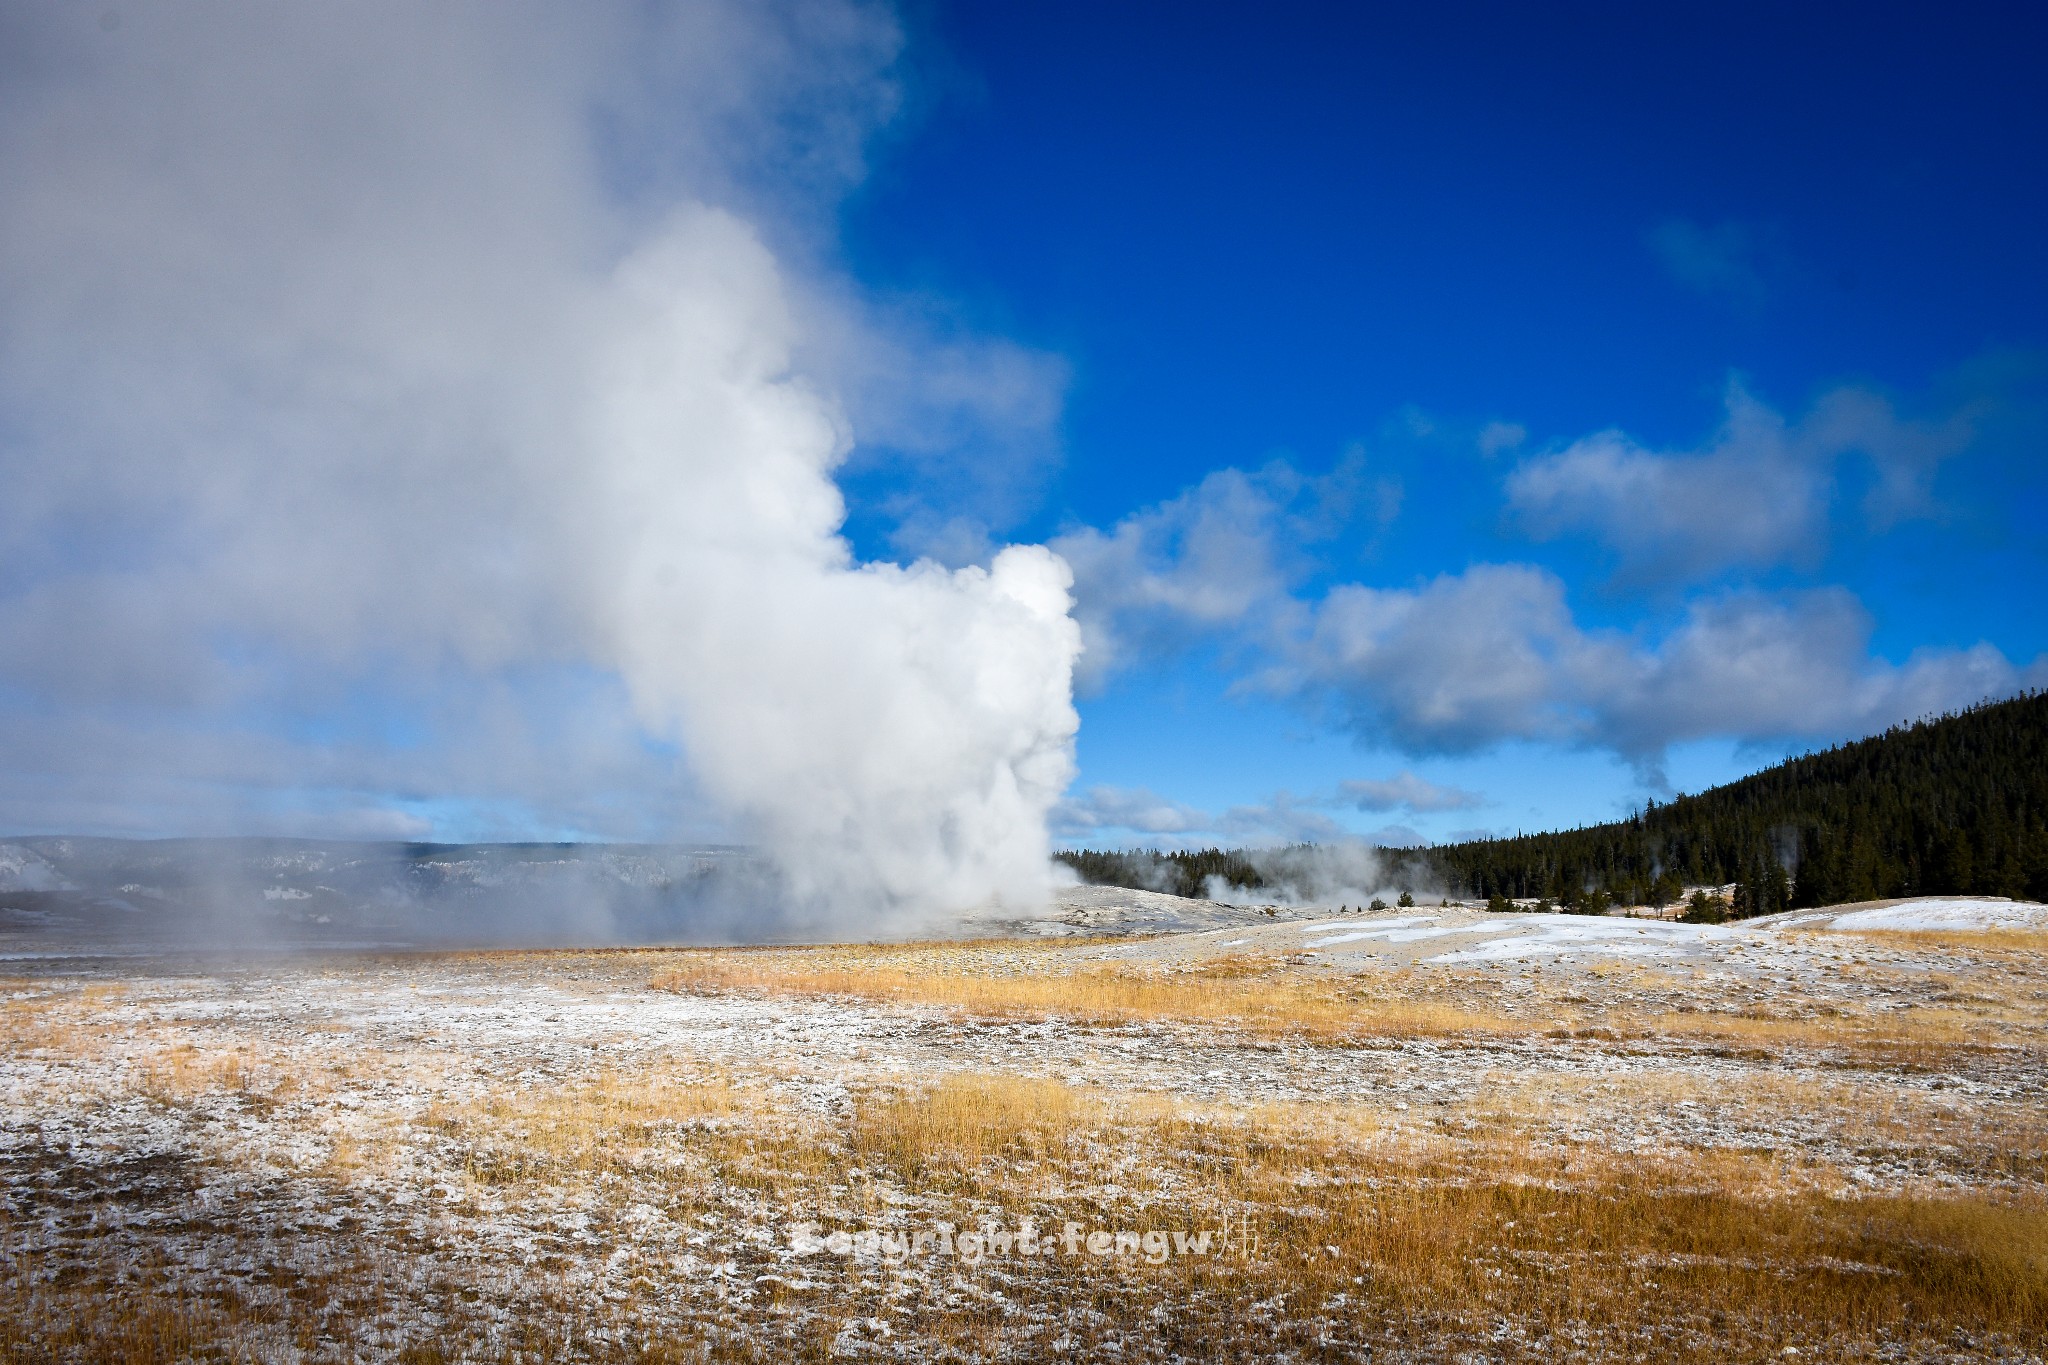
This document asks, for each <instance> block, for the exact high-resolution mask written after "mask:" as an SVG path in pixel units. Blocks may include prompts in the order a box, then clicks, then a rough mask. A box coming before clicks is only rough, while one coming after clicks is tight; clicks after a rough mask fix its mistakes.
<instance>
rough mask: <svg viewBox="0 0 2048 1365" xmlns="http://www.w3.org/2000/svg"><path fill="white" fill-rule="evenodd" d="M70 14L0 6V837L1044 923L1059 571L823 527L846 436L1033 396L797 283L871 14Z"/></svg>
mask: <svg viewBox="0 0 2048 1365" xmlns="http://www.w3.org/2000/svg"><path fill="white" fill-rule="evenodd" d="M99 17H100V16H99V14H98V13H97V11H84V10H72V9H62V8H58V7H48V6H35V5H22V6H10V7H8V8H7V10H6V12H5V17H4V19H0V25H4V29H0V54H4V55H0V63H4V64H5V69H4V70H0V181H4V183H5V184H6V185H7V186H8V190H7V193H6V194H5V195H4V196H0V299H4V305H0V478H4V482H5V486H6V488H7V490H8V497H7V498H6V500H5V503H4V507H0V698H4V700H5V704H4V705H0V746H4V747H6V749H7V751H8V752H9V754H10V756H11V762H10V765H9V770H8V772H7V774H6V776H5V778H4V782H5V784H6V785H5V789H4V790H0V825H6V826H11V827H13V828H16V829H33V828H44V829H50V828H64V827H71V828H100V829H115V830H125V829H133V830H137V831H139V832H213V831H240V830H249V829H270V830H293V831H303V832H323V833H335V832H342V833H350V832H366V833H380V834H392V833H414V832H422V833H423V832H426V831H427V830H429V829H432V828H436V827H443V826H445V824H446V823H447V822H448V821H449V820H451V819H457V820H459V821H460V822H462V824H463V828H462V832H463V833H464V834H467V835H469V836H470V837H474V836H475V835H476V834H478V833H486V834H487V833H491V832H494V829H495V830H502V831H503V832H512V831H518V832H521V833H529V832H533V831H534V830H535V828H536V826H538V827H540V828H545V829H547V830H549V831H551V832H552V831H562V832H567V833H575V834H593V833H594V834H616V835H626V836H629V837H630V836H638V837H643V838H648V837H651V838H657V839H660V838H669V837H674V836H675V835H677V834H679V833H683V832H685V831H688V832H690V833H694V834H699V835H701V834H702V833H705V832H708V831H709V830H711V829H713V828H715V829H716V830H717V832H719V833H723V834H725V835H726V836H727V837H738V838H742V839H749V840H758V841H760V842H762V843H763V844H765V845H766V846H767V847H768V848H769V849H770V850H772V851H773V852H774V853H775V854H776V855H777V857H778V859H779V861H780V862H781V863H782V865H783V867H784V869H785V872H786V874H787V878H788V888H789V894H790V896H791V897H792V898H793V900H794V901H795V902H796V903H798V904H799V905H801V906H804V907H807V908H808V909H809V910H810V911H812V912H815V913H829V912H832V911H834V910H836V909H843V908H848V907H855V908H858V909H859V910H860V911H861V912H864V913H876V912H882V911H894V912H903V913H915V912H928V911H932V910H935V909H938V908H941V907H953V906H959V905H962V904H965V903H969V902H974V901H978V900H984V899H987V898H989V897H991V896H1004V897H1008V898H1011V899H1029V898H1032V897H1035V896H1039V895H1042V894H1043V892H1044V885H1045V876H1046V873H1045V853H1046V839H1045V833H1044V825H1045V813H1046V811H1047V809H1048V808H1049V806H1050V805H1051V804H1052V802H1053V801H1054V800H1055V799H1056V798H1057V796H1058V794H1059V793H1060V791H1061V790H1062V789H1063V788H1064V786H1065V785H1066V782H1067V780H1068V776H1069V772H1070V768H1071V745H1072V736H1073V732H1074V729H1075V725H1076V719H1075V715H1074V712H1073V709H1072V706H1071V704H1070V701H1069V679H1070V674H1071V670H1072V666H1073V661H1074V658H1075V656H1076V653H1077V651H1078V649H1079V637H1078V633H1077V630H1076V627H1075V626H1074V625H1073V623H1072V621H1071V620H1070V619H1069V614H1068V613H1069V597H1068V589H1069V578H1068V575H1067V572H1066V569H1065V566H1064V565H1063V564H1062V563H1061V562H1060V561H1059V560H1058V559H1057V558H1056V557H1055V556H1053V555H1052V554H1051V553H1049V552H1048V551H1046V550H1044V549H1040V548H1036V547H1013V548H1010V549H1007V550H1003V551H1001V552H1000V553H997V554H995V555H993V557H992V558H991V559H990V560H989V561H988V562H987V563H986V564H985V565H984V566H974V565H970V566H968V567H965V568H961V569H957V570H948V569H945V568H941V567H939V566H937V565H935V564H931V563H918V564H915V565H912V566H910V567H899V566H896V565H891V564H861V563H858V562H856V561H855V559H854V557H853V555H852V553H851V551H850V550H849V548H848V545H847V544H846V542H845V541H844V540H843V539H842V538H841V536H840V526H841V522H842V520H843V517H844V511H845V509H844V506H843V504H842V500H841V497H840V493H839V490H838V488H837V486H836V485H835V483H834V482H833V472H834V470H835V468H836V467H837V466H838V465H839V464H840V462H842V461H843V460H845V459H846V458H847V457H848V455H849V453H850V452H851V451H852V450H853V449H854V444H853V443H854V441H855V439H856V438H857V437H858V436H859V434H860V433H859V432H858V431H856V430H853V429H852V427H851V425H850V422H849V419H848V415H847V414H849V413H854V414H859V413H862V412H874V413H878V414H882V413H886V414H889V418H888V420H889V422H890V424H891V426H892V428H893V429H894V430H895V431H898V432H903V431H919V432H932V431H945V432H949V433H955V434H957V435H958V436H959V439H961V440H963V441H971V440H972V439H974V432H975V430H976V424H977V423H978V422H981V421H983V420H984V419H985V418H1003V417H1005V416H1008V415H1013V414H1016V413H1019V412H1025V413H1031V414H1039V415H1040V416H1038V417H1034V419H1033V420H1042V414H1043V413H1044V412H1045V411H1046V410H1047V409H1048V407H1049V406H1051V405H1053V404H1056V401H1057V385H1058V382H1059V376H1058V374H1057V372H1056V367H1051V366H1036V367H1034V365H1033V364H1031V363H1030V362H1029V358H1028V357H1026V358H1023V359H1021V360H1020V358H1019V356H1018V354H1017V353H1016V352H1015V351H1014V348H1003V347H1000V346H992V347H985V348H977V347H976V346H974V345H972V344H967V343H962V342H960V341H959V340H958V339H957V338H955V339H952V340H949V341H948V343H947V346H946V350H945V354H944V366H943V370H944V374H945V377H946V383H945V385H944V388H943V392H939V393H936V394H932V395H929V396H923V397H921V396H920V394H919V392H918V389H917V386H916V382H915V376H916V375H917V373H918V371H919V365H920V361H921V357H922V356H923V354H924V351H923V350H922V349H921V348H922V347H923V346H924V345H925V344H926V343H924V342H922V341H920V339H919V337H918V336H917V335H916V334H914V332H913V333H907V334H905V333H889V334H886V335H885V334H881V333H877V332H876V331H874V329H875V328H876V327H878V326H881V325H882V324H880V323H877V322H876V321H875V320H874V319H875V318H877V317H881V316H883V314H882V313H881V312H879V311H875V310H868V309H866V308H865V307H864V306H863V305H862V304H860V302H859V301H858V300H857V299H855V298H852V291H851V290H850V289H849V288H848V287H847V286H845V285H844V284H843V283H834V282H833V281H831V280H830V279H829V278H827V277H826V276H825V275H823V274H821V273H820V272H819V271H818V270H817V269H816V268H815V267H814V266H812V265H810V264H807V263H809V262H813V261H815V260H817V259H818V258H820V257H821V256H822V255H823V254H824V251H823V248H822V247H821V230H820V227H819V224H821V223H822V222H823V221H824V220H825V215H826V214H827V213H828V212H829V210H830V207H831V205H832V203H833V201H834V198H835V196H836V195H838V194H839V193H841V192H843V190H844V189H845V188H847V187H848V186H849V185H851V184H852V183H853V182H854V181H855V180H856V179H857V178H858V176H859V174H860V173H861V149H862V146H863V144H864V140H865V138H866V137H867V135H868V134H869V133H870V132H871V131H872V130H873V128H874V127H875V126H876V125H877V124H878V123H879V122H880V121H882V120H884V119H886V118H887V117H888V116H889V115H890V112H891V110H892V109H893V108H894V106H895V104H896V96H895V87H894V85H893V83H892V76H891V69H892V63H893V62H894V60H895V57H896V53H897V50H898V48H899V47H900V45H901V40H900V37H899V34H898V32H897V29H896V27H895V25H894V23H893V21H892V19H891V18H890V17H889V15H888V14H887V13H886V12H883V11H880V10H876V9H872V8H869V7H867V6H864V5H860V4H854V3H837V2H834V0H820V2H818V3H801V2H799V3H790V4H775V5H760V6H756V5H751V4H726V3H720V2H707V0H697V2H696V3H688V4H681V5H676V6H671V7H666V8H662V9H659V10H650V9H648V8H647V7H643V6H639V5H634V4H626V3H619V4H615V5H602V4H600V5H579V6H576V7H574V8H573V9H556V8H553V7H543V6H524V5H504V6H490V7H484V6H474V7H471V6H462V5H453V6H438V5H437V6H417V5H398V4H392V5H377V4H371V5H365V6H355V5H351V6H348V7H346V8H338V7H323V6H286V7H273V6H256V5H248V6H242V5H232V4H222V5H208V6H204V7H188V6H163V7H153V6H141V7H133V6H124V7H123V8H122V10H121V22H120V23H119V24H118V25H117V26H116V25H107V24H102V23H100V22H98V20H99ZM864 332H865V333H866V335H867V336H868V337H870V338H871V340H872V342H873V344H872V345H871V346H864V345H863V344H862V341H861V338H862V336H863V333H864ZM875 356H887V357H894V358H895V360H894V363H892V364H890V365H889V366H887V367H884V368H878V367H877V365H876V363H875V361H874V360H873V357H875ZM850 357H863V359H862V361H861V363H859V364H855V363H853V361H852V360H851V359H849V358H850ZM978 376H979V377H980V378H978ZM1033 391H1036V392H1038V393H1039V394H1040V397H1039V398H1037V399H1033V398H1032V397H1030V396H1029V394H1030V393H1031V392H1033ZM1048 395H1049V397H1048ZM920 405H922V406H923V407H924V408H925V409H927V410H928V411H927V413H926V415H925V416H923V417H920V416H919V415H918V413H919V409H920ZM670 746H673V747H670ZM679 760H680V761H679ZM392 792H400V793H410V794H412V796H411V799H409V800H395V801H394V800H392V799H391V798H390V796H389V794H390V793H392ZM451 812H453V814H451Z"/></svg>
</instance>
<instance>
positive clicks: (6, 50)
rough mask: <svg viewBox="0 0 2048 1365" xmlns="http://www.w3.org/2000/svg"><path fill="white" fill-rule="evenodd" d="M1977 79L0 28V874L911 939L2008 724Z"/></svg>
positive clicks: (1419, 28) (895, 44) (494, 22)
mask: <svg viewBox="0 0 2048 1365" xmlns="http://www.w3.org/2000/svg"><path fill="white" fill-rule="evenodd" d="M2044 28H2048V20H2044V18H2043V17H2042V15H2041V12H2040V11H2039V10H2038V9H2030V8H2028V7H2023V6H2014V5H2001V6H1991V5H1986V6H1971V5H1963V6H1951V7H1946V8H1942V9H1940V10H1938V11H1937V10H1935V9H1933V8H1930V7H1925V6H1921V7H1912V8H1908V7H1899V6H1890V7H1888V6H1873V5H1868V4H1863V5H1854V6H1851V5H1838V6H1821V5H1800V6H1791V7H1788V6H1769V7H1766V6H1754V7H1729V6H1722V7H1715V8H1712V9H1706V10H1695V11H1682V10H1677V9H1673V8H1672V7H1665V6H1603V7H1577V6H1570V5H1549V6H1521V5H1494V6H1486V5H1468V6H1441V5H1439V6H1316V5H1284V4H1282V5H1266V6H1259V7H1246V6H1221V5H1203V4H1190V3H1180V4H1174V5H1165V4H1146V3H1124V4H1115V5H1088V6H1082V5H1069V4H1062V3H1046V4H1039V5H1031V6H1021V5H997V4H989V3H965V2H964V0H963V2H957V3H949V2H947V0H906V3H905V4H903V5H893V4H890V3H887V2H886V0H773V3H755V2H754V0H668V2H667V3H662V4H645V3H641V2H640V0H589V3H588V4H585V5H580V6H578V7H576V8H575V9H574V10H573V11H572V10H568V9H563V8H562V7H559V6H548V5H545V4H540V3H537V2H535V3H528V2H527V0H508V3H506V4H503V5H494V6H491V7H488V8H478V9H462V8H460V7H421V6H412V5H405V4H398V3H390V4H377V3H369V4H366V6H364V7H361V8H360V9H358V8H356V7H351V8H350V9H349V10H347V11H343V10H334V9H331V8H322V7H312V6H304V7H290V8H279V7H276V6H269V5H263V4H257V3H242V2H241V0H222V3H220V4H218V5H214V6H209V7H206V8H204V9H193V8H192V7H189V6H183V5H177V4H166V3H156V2H155V0H137V3H134V4H132V5H130V4H124V5H123V6H121V7H119V8H118V11H117V10H115V9H94V8H77V9H67V8H64V7H52V6H42V5H35V4H29V3H21V4H12V3H8V0H0V183H4V184H7V185H8V186H9V187H10V193H9V194H7V195H5V196H0V299H4V300H5V306H4V307H0V495H4V496H0V833H8V832H14V833H31V832H73V833H112V834H203V833H255V832H264V833H288V834H309V835H330V836H334V835H344V836H356V835H360V836H365V837H387V836H404V837H413V838H438V839H450V840H470V839H490V838H593V839H620V838H630V839H671V838H688V839H696V838H720V839H724V838H733V839H747V840H757V841H760V842H761V843H763V844H764V845H765V846H767V847H769V848H770V849H771V851H774V852H775V853H776V854H777V856H779V857H781V858H782V859H783V860H784V861H785V862H788V863H790V865H791V866H801V867H807V868H808V869H809V871H808V872H806V873H804V875H805V876H808V877H810V878H811V880H812V881H813V882H814V883H815V884H816V885H819V886H832V885H842V884H856V883H859V882H861V881H862V880H865V882H866V883H868V884H869V885H870V889H871V891H872V899H873V900H874V901H875V903H877V904H891V905H900V904H907V903H910V902H912V901H915V900H918V899H920V898H922V899H926V900H931V899H934V898H936V899H941V900H947V901H948V902H949V903H967V902H970V901H973V900H975V899H977V898H980V897H984V896H986V895H989V894H996V893H1001V892H1003V891H1004V890H1005V889H1006V888H1007V889H1011V890H1015V889H1018V888H1023V890H1024V891H1025V892H1027V893H1028V892H1029V891H1030V888H1031V887H1032V886H1036V885H1039V884H1040V883H1042V882H1043V878H1044V873H1045V859H1044V853H1045V839H1044V837H1043V836H1044V832H1045V828H1046V823H1047V818H1048V814H1049V819H1050V829H1051V833H1052V835H1053V837H1055V838H1056V839H1058V840H1061V841H1065V842H1068V843H1088V844H1098V845H1099V844H1120V845H1121V844H1132V843H1141V842H1142V843H1152V844H1182V843H1196V844H1205V843H1210V842H1217V843H1225V844H1231V843H1266V842H1276V841H1290V840H1296V839H1318V840H1322V839H1338V838H1346V837H1353V836H1361V837H1368V838H1380V839H1385V840H1403V841H1405V840H1412V839H1438V840H1441V839H1448V838H1455V837H1459V836H1461V835H1463V834H1466V833H1469V832H1473V831H1509V830H1514V829H1535V828H1543V827H1549V826H1557V825H1564V824H1570V823H1575V822H1583V821H1592V820H1599V819H1603V818H1607V817H1610V816H1613V815H1615V814H1617V813H1620V812H1622V811H1624V810H1626V809H1628V808H1630V807H1633V806H1636V805H1639V804H1640V803H1641V801H1642V800H1643V799H1644V798H1645V797H1647V796H1651V795H1658V796H1661V795H1664V794H1666V793H1668V792H1670V791H1673V790H1697V789H1699V788H1701V787H1704V786H1707V785H1710V784H1712V783H1714V782H1718V781H1723V780H1726V779H1728V778H1731V777H1734V776H1736V775H1738V774H1740V773H1742V772H1745V771H1748V770H1750V769H1752V768H1755V767H1758V766H1762V765H1764V764H1766V763H1769V762H1771V761H1774V760H1775V759H1777V758H1778V757H1780V756H1782V755H1784V754H1787V753H1789V752H1793V751H1796V750H1799V749H1801V748H1804V747H1807V746H1811V745H1816V744H1825V743H1829V742H1832V741H1835V740H1839V739H1843V738H1847V737H1852V736H1856V735H1861V734H1864V733H1868V732H1870V731H1872V730H1876V729H1881V728H1883V727H1884V726H1886V725H1889V724H1893V723H1895V722H1898V721H1901V720H1907V719H1911V718H1913V717H1916V716H1920V715H1924V714H1928V713H1930V712H1933V711H1938V710H1941V709H1944V708H1951V707H1957V706H1962V705H1968V704H1971V703H1973V702H1976V701H1978V700H1981V699H1982V698H1984V697H1986V696H1994V695H2003V694H2009V693H2011V692H2013V691H2016V690H2019V689H2022V688H2027V687H2039V686H2042V685H2044V684H2048V614H2044V613H2048V608H2044V606H2043V600H2044V594H2043V593H2041V592H2040V590H2039V584H2040V583H2041V582H2042V581H2043V578H2044V573H2043V569H2044V561H2048V474H2044V462H2043V454H2044V442H2048V265H2044V261H2043V256H2044V253H2043V252H2042V251H2041V249H2040V242H2041V238H2042V235H2043V234H2042V224H2043V222H2044V221H2048V86H2044V83H2043V82H2042V81H2041V80H2040V79H2039V72H2038V65H2039V60H2038V59H2039V54H2040V53H2041V51H2042V50H2043V49H2044V41H2043V40H2044V38H2048V33H2044V31H2043V30H2044ZM842 515H843V520H842ZM842 536H843V539H842ZM1005 546H1012V547H1017V548H1014V549H1010V550H1005V549H1004V547H1005ZM1055 556H1057V559H1055ZM1062 565H1063V566H1064V568H1063V567H1061V566H1062ZM1067 572H1071V575H1072V579H1073V582H1072V612H1073V620H1072V621H1069V620H1067V619H1066V618H1065V617H1064V616H1063V615H1062V614H1061V611H1060V602H1061V599H1060V597H1059V593H1058V591H1057V588H1056V583H1057V580H1059V578H1060V576H1061V575H1062V574H1063V573H1067ZM1077 648H1078V650H1079V653H1078V662H1077V661H1076V650H1077ZM1070 668H1071V669H1072V671H1073V680H1074V688H1073V691H1072V694H1071V700H1072V705H1071V706H1070V704H1069V691H1068V688H1067V678H1068V672H1069V670H1070ZM1076 708H1077V709H1078V714H1079V722H1078V730H1076V729H1075V709H1076ZM1070 751H1071V753H1072V754H1073V756H1074V760H1075V762H1074V764H1073V765H1072V766H1070V763H1069V753H1070ZM1070 777H1071V779H1072V780H1071V781H1070V780H1069V778H1070ZM1039 889H1040V890H1042V886H1040V887H1039Z"/></svg>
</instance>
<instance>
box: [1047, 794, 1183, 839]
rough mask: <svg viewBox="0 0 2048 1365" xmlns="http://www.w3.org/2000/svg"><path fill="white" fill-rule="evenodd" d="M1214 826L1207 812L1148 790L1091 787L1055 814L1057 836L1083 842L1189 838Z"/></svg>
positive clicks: (1076, 795)
mask: <svg viewBox="0 0 2048 1365" xmlns="http://www.w3.org/2000/svg"><path fill="white" fill-rule="evenodd" d="M1213 823H1214V820H1213V818H1212V817H1211V816H1210V814H1209V813H1208V812H1207V811H1204V810H1198V809H1196V808H1195V807H1193V806H1189V805H1185V804H1183V803H1181V802H1179V801H1173V800H1169V799H1168V798H1166V797H1164V796H1161V795H1159V793H1157V792H1155V791H1153V790H1151V789H1150V788H1148V787H1112V786H1094V787H1090V788H1088V790H1086V791H1085V792H1079V793H1076V794H1074V795H1072V796H1069V797H1068V798H1067V799H1066V800H1064V801H1062V802H1060V803H1059V805H1057V806H1055V807H1054V808H1053V814H1052V824H1053V829H1054V831H1055V832H1057V833H1058V834H1060V835H1062V836H1064V837H1067V838H1072V839H1079V840H1084V841H1085V840H1090V839H1100V838H1102V837H1103V836H1104V835H1106V834H1114V835H1117V836H1124V835H1131V834H1135V835H1139V836H1147V835H1175V834H1188V833H1192V832H1194V831H1198V830H1205V829H1208V828H1209V827H1210V826H1211V825H1212V824H1213Z"/></svg>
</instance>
